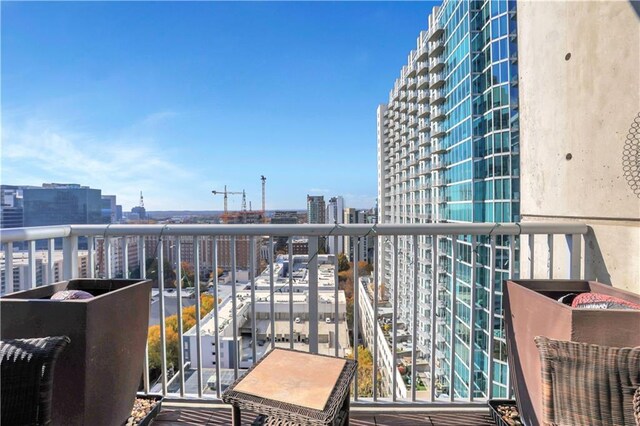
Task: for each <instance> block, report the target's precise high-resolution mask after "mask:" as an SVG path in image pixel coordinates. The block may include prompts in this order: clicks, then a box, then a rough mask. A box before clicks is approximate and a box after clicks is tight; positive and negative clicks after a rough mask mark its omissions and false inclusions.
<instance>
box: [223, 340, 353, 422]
mask: <svg viewBox="0 0 640 426" xmlns="http://www.w3.org/2000/svg"><path fill="white" fill-rule="evenodd" d="M345 364H346V360H345V359H341V358H332V357H326V356H319V355H314V354H309V353H305V352H295V351H290V350H283V349H278V348H275V349H273V350H272V351H271V352H269V353H268V354H267V355H266V356H265V358H264V359H262V360H261V361H260V363H259V364H257V365H256V367H255V368H254V369H253V370H252V371H251V372H249V374H247V375H246V376H245V377H244V378H242V380H241V381H240V382H239V383H238V384H237V385H236V387H235V391H237V392H242V393H245V394H249V395H254V396H257V397H260V398H267V399H271V400H275V401H278V402H284V403H289V404H293V405H297V406H300V407H306V408H311V409H314V410H323V409H324V407H325V406H326V404H327V401H328V400H329V397H330V396H331V393H332V392H333V390H334V388H335V386H336V383H337V381H338V378H339V377H340V373H341V372H342V370H343V368H344V366H345Z"/></svg>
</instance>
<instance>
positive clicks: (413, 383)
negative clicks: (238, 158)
mask: <svg viewBox="0 0 640 426" xmlns="http://www.w3.org/2000/svg"><path fill="white" fill-rule="evenodd" d="M412 325H413V327H412V332H411V341H412V346H411V401H413V402H415V401H416V364H417V354H416V352H417V350H418V344H417V342H418V236H417V235H414V236H413V321H412Z"/></svg>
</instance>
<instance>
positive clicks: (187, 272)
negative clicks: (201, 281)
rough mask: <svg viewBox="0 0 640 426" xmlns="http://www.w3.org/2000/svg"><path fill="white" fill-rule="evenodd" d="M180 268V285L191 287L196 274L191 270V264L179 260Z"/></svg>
mask: <svg viewBox="0 0 640 426" xmlns="http://www.w3.org/2000/svg"><path fill="white" fill-rule="evenodd" d="M180 269H182V287H183V288H185V287H193V286H194V285H195V282H196V274H195V273H194V271H193V265H192V264H191V263H189V262H184V261H183V262H180Z"/></svg>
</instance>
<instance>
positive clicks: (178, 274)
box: [174, 236, 184, 396]
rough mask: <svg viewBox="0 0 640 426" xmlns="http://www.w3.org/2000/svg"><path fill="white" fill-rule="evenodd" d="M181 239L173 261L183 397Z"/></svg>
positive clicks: (178, 241) (176, 246)
mask: <svg viewBox="0 0 640 426" xmlns="http://www.w3.org/2000/svg"><path fill="white" fill-rule="evenodd" d="M181 246H182V239H181V238H180V237H179V236H178V237H176V239H175V247H174V249H175V253H176V255H175V259H176V309H177V314H178V321H177V322H178V374H179V375H180V396H184V349H183V347H182V346H183V345H182V340H183V339H184V330H183V327H182V265H181V263H182V258H181V255H182V254H181Z"/></svg>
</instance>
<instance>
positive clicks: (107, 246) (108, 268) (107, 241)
mask: <svg viewBox="0 0 640 426" xmlns="http://www.w3.org/2000/svg"><path fill="white" fill-rule="evenodd" d="M160 244H161V243H160ZM104 264H105V278H107V279H111V278H113V272H112V271H113V265H112V264H111V237H106V236H105V237H104Z"/></svg>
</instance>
